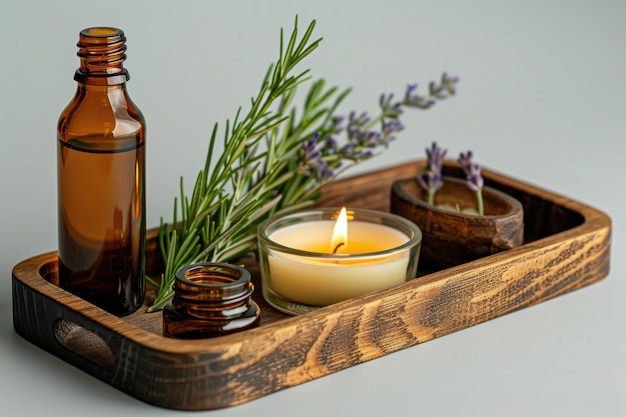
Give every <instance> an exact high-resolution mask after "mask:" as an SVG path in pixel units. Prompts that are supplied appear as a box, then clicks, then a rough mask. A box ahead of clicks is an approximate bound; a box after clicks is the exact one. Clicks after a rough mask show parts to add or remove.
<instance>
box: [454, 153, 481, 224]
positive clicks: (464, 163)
mask: <svg viewBox="0 0 626 417" xmlns="http://www.w3.org/2000/svg"><path fill="white" fill-rule="evenodd" d="M472 158H473V154H472V151H467V153H463V152H461V153H460V155H459V159H458V160H457V161H458V162H459V164H460V165H461V168H463V171H464V172H465V176H466V181H467V186H468V187H469V189H470V190H472V191H474V193H475V194H476V205H477V207H478V209H477V211H478V214H479V215H481V216H482V215H483V214H484V207H483V193H482V191H483V185H484V179H483V176H482V174H481V169H480V166H479V165H478V164H476V163H475V162H474V161H473V160H472Z"/></svg>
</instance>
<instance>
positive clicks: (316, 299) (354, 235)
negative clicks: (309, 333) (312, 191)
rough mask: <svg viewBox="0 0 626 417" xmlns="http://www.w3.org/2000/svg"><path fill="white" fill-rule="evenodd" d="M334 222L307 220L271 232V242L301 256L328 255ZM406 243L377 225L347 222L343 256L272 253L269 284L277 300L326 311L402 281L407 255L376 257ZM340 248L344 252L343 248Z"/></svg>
mask: <svg viewBox="0 0 626 417" xmlns="http://www.w3.org/2000/svg"><path fill="white" fill-rule="evenodd" d="M333 227H334V222H333V221H330V220H319V221H311V222H306V223H300V224H295V225H291V226H286V227H284V228H282V229H279V230H277V231H275V232H273V233H272V234H271V235H270V236H269V238H270V240H272V241H274V242H276V243H279V244H281V245H283V246H287V247H290V248H294V249H299V250H301V251H307V252H313V253H318V254H319V253H328V252H329V244H330V238H331V235H332V231H333ZM408 241H409V237H408V236H406V235H405V234H404V233H402V232H400V231H398V230H396V229H393V228H390V227H387V226H384V225H381V224H376V223H368V222H361V221H350V222H348V243H347V247H346V248H345V251H344V252H343V253H345V254H350V255H354V254H362V255H361V256H359V258H358V259H348V258H346V256H345V255H342V254H338V255H332V254H328V255H327V257H324V258H320V257H308V256H306V255H304V254H301V255H294V254H285V253H281V252H277V251H271V252H270V254H269V256H268V264H269V270H270V277H269V280H270V282H271V287H272V289H273V290H274V291H275V292H276V293H278V294H279V295H281V296H283V297H285V298H287V299H289V300H292V301H295V302H297V303H302V304H308V305H312V306H325V305H329V304H333V303H336V302H339V301H342V300H346V299H348V298H352V297H356V296H358V295H362V294H366V293H369V292H373V291H377V290H380V289H383V288H388V287H391V286H393V285H397V284H400V283H403V282H405V281H406V278H407V277H406V274H407V267H408V263H409V260H410V250H408V249H407V250H404V251H401V252H399V253H394V254H389V253H384V254H376V253H375V252H380V251H386V250H389V249H393V248H396V247H398V246H401V245H402V244H404V243H406V242H408ZM342 249H343V248H342Z"/></svg>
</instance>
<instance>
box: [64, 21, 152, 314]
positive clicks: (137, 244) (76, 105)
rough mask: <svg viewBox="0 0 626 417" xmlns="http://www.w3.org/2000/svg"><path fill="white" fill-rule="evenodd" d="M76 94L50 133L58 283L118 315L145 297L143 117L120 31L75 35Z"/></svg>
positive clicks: (96, 30) (91, 30)
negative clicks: (131, 89)
mask: <svg viewBox="0 0 626 417" xmlns="http://www.w3.org/2000/svg"><path fill="white" fill-rule="evenodd" d="M77 46H78V56H79V57H80V67H79V68H78V69H77V70H76V73H75V75H74V80H75V81H76V82H77V84H78V85H77V88H76V94H75V95H74V98H73V99H72V101H71V102H70V103H69V104H68V105H67V107H66V108H65V110H64V111H63V113H62V114H61V116H60V117H59V122H58V130H57V173H58V178H57V179H58V243H59V247H58V257H59V260H58V270H59V285H60V286H61V287H62V288H64V289H66V290H68V291H70V292H72V293H74V294H75V295H77V296H79V297H81V298H83V299H85V300H87V301H89V302H91V303H93V304H95V305H97V306H99V307H101V308H103V309H104V310H107V311H108V312H110V313H113V314H115V315H118V316H123V315H126V314H129V313H132V312H133V311H135V310H137V309H138V308H139V307H140V306H141V305H142V304H143V302H144V297H145V241H146V224H145V135H146V125H145V120H144V117H143V115H142V113H141V111H140V110H139V108H137V106H136V105H135V104H134V103H133V102H132V101H131V99H130V97H129V96H128V93H127V91H126V82H127V81H128V80H129V75H128V71H127V70H126V69H125V68H124V66H123V62H124V60H125V59H126V37H125V35H124V32H123V31H121V30H120V29H116V28H111V27H92V28H88V29H84V30H82V31H81V32H80V35H79V41H78V44H77Z"/></svg>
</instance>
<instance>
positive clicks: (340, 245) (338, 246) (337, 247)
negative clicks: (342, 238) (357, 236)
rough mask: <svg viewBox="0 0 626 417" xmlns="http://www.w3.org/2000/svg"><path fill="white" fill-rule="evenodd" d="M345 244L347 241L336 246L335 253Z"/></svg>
mask: <svg viewBox="0 0 626 417" xmlns="http://www.w3.org/2000/svg"><path fill="white" fill-rule="evenodd" d="M342 246H345V243H343V242H340V243H339V244H338V245H337V246H335V249H334V250H333V255H334V254H336V253H337V250H339V248H340V247H342Z"/></svg>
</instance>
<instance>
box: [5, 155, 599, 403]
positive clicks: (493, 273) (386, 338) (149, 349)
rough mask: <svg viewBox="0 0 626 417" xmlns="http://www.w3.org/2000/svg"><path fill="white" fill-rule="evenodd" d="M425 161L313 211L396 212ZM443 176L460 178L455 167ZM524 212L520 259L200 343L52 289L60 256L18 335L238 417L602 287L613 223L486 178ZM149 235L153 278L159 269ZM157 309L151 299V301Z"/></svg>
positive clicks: (22, 285)
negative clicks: (397, 200) (395, 193)
mask: <svg viewBox="0 0 626 417" xmlns="http://www.w3.org/2000/svg"><path fill="white" fill-rule="evenodd" d="M423 163H424V162H423V161H417V162H415V163H408V164H404V165H400V166H396V167H393V168H390V169H385V170H380V171H376V172H372V173H368V174H364V175H361V176H358V177H354V178H349V179H346V180H342V181H338V182H335V183H333V184H332V185H330V186H328V187H326V188H325V189H324V193H323V196H322V198H321V200H320V201H319V202H318V204H317V205H318V206H339V205H347V206H349V207H368V208H375V209H381V210H388V208H389V193H390V185H391V183H392V182H393V181H394V180H396V179H399V178H406V177H410V176H412V175H415V174H416V173H417V172H418V170H419V168H420V166H421V165H423ZM445 171H446V174H456V175H458V174H459V171H458V166H456V165H455V164H454V163H447V164H446V168H445ZM483 174H484V176H485V181H486V183H487V184H488V185H491V186H492V187H495V188H498V189H500V190H502V191H505V192H507V193H510V194H512V195H513V196H515V197H516V198H518V199H519V200H520V201H521V202H522V204H523V206H524V211H525V236H526V238H525V242H524V244H523V245H522V246H520V247H517V248H515V249H511V250H508V251H505V252H501V253H498V254H495V255H491V256H488V257H485V258H482V259H478V260H476V261H473V262H470V263H466V264H463V265H459V266H457V267H454V268H449V269H445V270H441V271H423V270H420V271H419V273H418V278H417V279H415V280H412V281H410V282H407V283H405V284H402V285H399V286H397V287H394V288H390V289H387V290H382V291H378V292H375V293H371V294H367V295H365V296H361V297H357V298H353V299H350V300H347V301H344V302H341V303H338V304H335V305H332V306H329V307H325V308H322V309H320V310H317V311H315V312H311V313H307V314H304V315H301V316H297V317H289V316H286V315H284V314H282V313H279V312H277V311H275V310H273V309H272V308H270V307H269V306H268V305H267V304H266V303H265V302H264V300H263V299H262V297H261V295H260V294H261V291H260V282H258V271H257V270H256V265H255V264H254V263H249V267H250V269H251V270H252V271H253V274H254V275H255V276H256V280H257V282H256V286H257V287H256V288H257V289H256V291H255V295H256V297H255V298H256V300H257V302H259V303H260V304H261V307H262V311H263V313H262V317H263V319H262V325H261V327H259V328H256V329H253V330H248V331H245V332H241V333H237V334H232V335H228V336H222V337H219V338H214V339H204V340H191V341H190V340H176V339H168V338H164V337H162V336H161V313H147V312H146V311H145V308H144V309H142V310H140V311H139V312H137V313H134V314H133V315H131V316H128V317H125V318H118V317H115V316H113V315H111V314H109V313H107V312H105V311H103V310H101V309H99V308H97V307H95V306H94V305H92V304H90V303H88V302H86V301H83V300H82V299H80V298H78V297H76V296H74V295H72V294H70V293H68V292H66V291H64V290H62V289H61V288H59V287H57V286H56V285H54V284H53V283H52V282H54V280H55V278H56V252H50V253H47V254H43V255H39V256H35V257H33V258H30V259H27V260H25V261H23V262H21V263H19V264H18V265H16V266H15V268H14V269H13V280H12V282H13V285H12V288H13V322H14V327H15V330H16V331H17V332H18V333H19V334H20V335H21V336H22V337H24V338H25V339H27V340H29V341H30V342H32V343H34V344H35V345H37V346H40V347H41V348H42V349H44V350H46V351H48V352H50V353H51V354H53V355H56V356H58V357H59V358H61V359H63V360H65V361H67V362H69V363H71V364H73V365H74V366H76V367H78V368H80V369H82V370H84V371H85V372H87V373H89V374H91V375H93V376H95V377H96V378H99V379H101V380H102V381H105V382H106V383H108V384H110V385H112V386H114V387H116V388H118V389H120V390H121V391H124V392H126V393H128V394H130V395H132V396H134V397H136V398H138V399H140V400H143V401H145V402H147V403H150V404H154V405H157V406H162V407H167V408H174V409H185V410H202V409H214V408H221V407H227V406H232V405H235V404H239V403H243V402H247V401H250V400H253V399H255V398H259V397H261V396H264V395H266V394H269V393H272V392H275V391H278V390H281V389H284V388H287V387H291V386H294V385H298V384H301V383H303V382H306V381H310V380H312V379H315V378H319V377H321V376H324V375H327V374H330V373H332V372H336V371H339V370H341V369H345V368H348V367H350V366H353V365H356V364H359V363H362V362H365V361H369V360H372V359H376V358H378V357H381V356H383V355H386V354H389V353H392V352H395V351H398V350H400V349H403V348H406V347H409V346H413V345H416V344H418V343H423V342H426V341H428V340H431V339H433V338H435V337H440V336H444V335H446V334H448V333H451V332H454V331H457V330H461V329H464V328H466V327H470V326H473V325H475V324H478V323H481V322H484V321H486V320H490V319H493V318H495V317H498V316H501V315H503V314H507V313H510V312H512V311H515V310H518V309H521V308H524V307H528V306H531V305H533V304H537V303H540V302H542V301H545V300H548V299H550V298H553V297H556V296H558V295H561V294H564V293H567V292H569V291H572V290H575V289H578V288H580V287H583V286H585V285H588V284H591V283H593V282H595V281H598V280H600V279H602V278H604V277H605V276H606V275H607V274H608V271H609V252H610V234H611V221H610V219H609V217H608V216H606V215H605V214H604V213H602V212H600V211H598V210H595V209H593V208H591V207H589V206H586V205H583V204H581V203H579V202H576V201H573V200H570V199H568V198H565V197H562V196H559V195H556V194H553V193H551V192H549V191H546V190H542V189H540V188H538V187H535V186H532V185H529V184H525V183H523V182H520V181H516V180H514V179H511V178H508V177H506V176H504V175H501V174H498V173H495V172H493V171H490V170H486V169H485V170H483ZM156 236H157V231H156V230H151V232H150V239H149V245H148V246H149V247H148V254H147V263H148V271H149V273H150V274H154V276H157V274H158V272H159V271H160V269H161V260H160V259H159V257H158V251H157V241H156ZM149 297H152V294H149Z"/></svg>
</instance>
